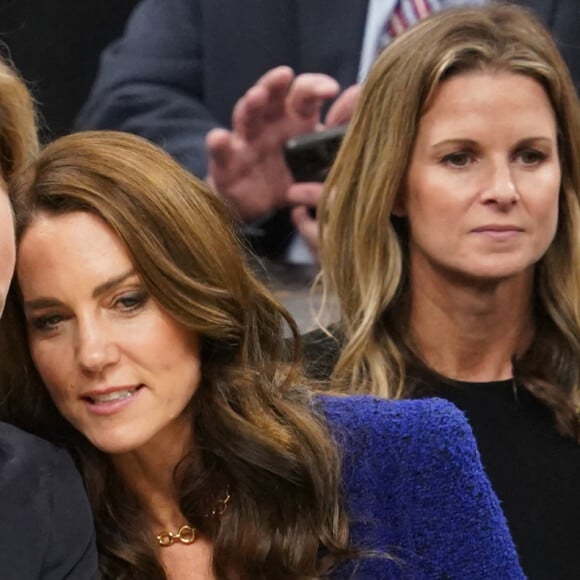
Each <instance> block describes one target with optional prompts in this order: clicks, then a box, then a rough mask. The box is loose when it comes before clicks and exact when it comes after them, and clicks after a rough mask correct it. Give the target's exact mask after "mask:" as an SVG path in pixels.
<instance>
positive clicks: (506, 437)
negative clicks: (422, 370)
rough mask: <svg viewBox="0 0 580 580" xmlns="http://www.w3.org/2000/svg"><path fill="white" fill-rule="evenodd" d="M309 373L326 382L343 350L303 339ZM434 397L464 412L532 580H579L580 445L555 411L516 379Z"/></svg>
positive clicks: (440, 390)
mask: <svg viewBox="0 0 580 580" xmlns="http://www.w3.org/2000/svg"><path fill="white" fill-rule="evenodd" d="M304 343H305V357H306V361H307V371H308V372H309V373H310V374H311V375H314V376H316V378H319V379H323V378H327V377H328V376H329V374H330V372H331V370H332V368H333V366H334V364H335V363H336V359H337V356H338V352H339V346H338V344H337V343H336V341H334V340H333V339H332V338H328V337H326V336H325V335H324V334H323V333H322V332H320V331H314V332H312V333H310V334H308V335H306V336H305V337H304ZM429 395H432V396H437V397H442V398H444V399H447V400H448V401H451V402H452V403H454V404H455V405H456V406H457V407H458V408H459V409H461V410H462V411H464V412H465V415H466V416H467V418H468V420H469V422H470V423H471V427H472V429H473V432H474V434H475V437H476V439H477V443H478V446H479V450H480V453H481V457H482V461H483V464H484V467H485V468H486V471H487V474H488V476H489V478H490V480H491V483H492V485H493V487H494V489H495V491H496V493H497V495H498V497H499V499H500V501H501V504H502V507H503V510H504V513H505V515H506V517H507V520H508V523H509V525H510V529H511V532H512V535H513V539H514V542H515V544H516V548H517V549H518V552H519V555H520V559H521V564H522V567H523V569H524V572H525V573H526V574H527V575H528V577H529V578H530V579H531V580H536V579H537V580H572V579H574V580H578V579H579V578H580V445H578V444H577V443H575V442H573V441H572V440H570V439H566V438H564V437H561V436H560V435H558V433H557V431H556V429H555V427H554V421H553V418H552V414H551V412H550V411H549V410H548V409H547V408H546V407H545V406H544V405H542V404H541V403H539V402H538V401H537V400H536V399H534V397H533V396H532V395H531V394H529V392H528V391H526V390H525V389H523V388H521V387H517V386H515V385H514V383H513V381H512V380H507V381H497V382H492V383H467V382H458V381H447V382H443V381H441V380H435V382H434V383H433V385H432V388H431V389H430V390H429Z"/></svg>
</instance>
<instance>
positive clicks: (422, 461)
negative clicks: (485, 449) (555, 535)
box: [322, 396, 525, 580]
mask: <svg viewBox="0 0 580 580" xmlns="http://www.w3.org/2000/svg"><path fill="white" fill-rule="evenodd" d="M322 400H323V405H324V414H325V415H326V418H327V419H328V420H329V423H330V425H331V428H332V431H333V433H334V436H335V437H336V439H337V441H338V443H339V446H340V448H341V449H342V451H343V478H344V488H345V498H346V503H347V509H348V511H349V517H350V518H351V540H352V541H353V543H354V544H355V545H356V546H359V547H360V548H361V549H363V550H373V551H375V552H376V554H378V556H377V555H375V556H373V557H368V558H366V557H365V558H363V559H362V560H361V561H359V562H357V563H356V565H357V566H358V568H356V571H355V577H356V578H359V579H361V580H363V579H367V578H368V579H370V578H384V577H388V578H405V579H406V578H413V579H414V580H416V579H423V578H424V579H427V578H447V579H463V578H469V579H482V580H483V579H486V580H487V579H489V580H497V579H500V578H501V579H506V580H507V579H520V578H524V577H525V576H524V574H523V572H522V570H521V568H520V565H519V561H518V556H517V553H516V551H515V548H514V545H513V542H512V539H511V536H510V533H509V530H508V527H507V523H506V520H505V517H504V515H503V513H502V511H501V508H500V505H499V501H498V499H497V497H496V495H495V493H494V492H493V490H492V488H491V485H490V483H489V480H488V479H487V476H486V475H485V473H484V471H483V467H482V464H481V461H480V458H479V453H478V450H477V446H476V443H475V440H474V438H473V434H472V432H471V428H470V427H469V425H468V423H467V421H466V419H465V417H464V416H463V414H462V413H461V412H460V411H459V410H457V409H456V408H455V407H454V406H453V405H451V404H450V403H448V402H446V401H441V400H438V399H425V400H418V401H397V402H391V401H385V400H380V399H376V398H372V397H362V396H356V397H344V398H333V397H323V398H322ZM334 577H336V578H343V577H347V576H345V574H344V573H342V574H340V573H339V574H337V575H335V576H334Z"/></svg>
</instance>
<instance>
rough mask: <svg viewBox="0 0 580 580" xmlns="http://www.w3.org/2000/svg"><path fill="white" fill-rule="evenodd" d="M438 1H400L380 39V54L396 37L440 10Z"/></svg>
mask: <svg viewBox="0 0 580 580" xmlns="http://www.w3.org/2000/svg"><path fill="white" fill-rule="evenodd" d="M439 7H440V6H439V1H438V0H399V1H398V2H397V5H396V6H395V9H394V10H393V12H392V14H391V15H390V16H389V19H388V21H387V23H386V24H385V29H384V32H383V34H382V35H381V38H380V39H379V46H378V51H377V53H378V52H380V51H381V50H382V49H383V48H385V46H386V45H387V44H388V43H389V42H390V41H391V40H392V39H393V38H395V37H396V36H398V35H399V34H401V33H402V32H404V31H405V30H407V28H410V27H411V26H413V24H415V23H416V22H418V21H419V20H421V19H422V18H425V17H426V16H429V14H431V12H433V11H434V10H435V9H437V8H439Z"/></svg>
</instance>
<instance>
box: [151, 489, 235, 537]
mask: <svg viewBox="0 0 580 580" xmlns="http://www.w3.org/2000/svg"><path fill="white" fill-rule="evenodd" d="M231 499H232V496H231V495H230V486H229V485H228V486H227V487H226V493H225V495H224V497H222V498H221V499H220V500H218V501H217V502H216V504H215V507H214V508H213V509H212V510H211V512H209V513H207V514H205V515H204V516H203V517H204V518H211V517H218V518H219V517H221V516H222V515H223V514H224V513H225V511H226V510H227V509H228V504H229V503H230V500H231ZM196 537H197V530H196V529H195V528H193V527H192V526H190V525H189V524H185V525H183V526H181V527H180V528H179V529H178V530H177V532H168V531H167V530H163V531H162V532H161V533H160V534H157V535H156V536H155V539H156V540H157V543H158V544H159V545H160V546H162V547H163V548H167V547H168V546H173V544H175V542H180V543H182V544H193V542H195V538H196Z"/></svg>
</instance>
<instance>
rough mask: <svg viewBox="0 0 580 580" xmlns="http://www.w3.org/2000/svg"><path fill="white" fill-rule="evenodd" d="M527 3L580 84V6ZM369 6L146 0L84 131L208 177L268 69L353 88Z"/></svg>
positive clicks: (280, 225)
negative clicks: (134, 139)
mask: <svg viewBox="0 0 580 580" xmlns="http://www.w3.org/2000/svg"><path fill="white" fill-rule="evenodd" d="M519 3H520V4H524V5H526V6H528V7H531V8H533V9H534V10H535V11H536V13H537V14H538V15H539V16H540V18H541V19H542V20H543V21H544V22H545V23H546V24H547V25H548V26H549V27H550V28H551V30H552V31H553V33H554V35H555V37H556V38H557V39H558V40H559V43H560V47H561V49H562V51H563V53H564V56H565V57H566V58H567V60H568V63H569V65H570V67H571V68H572V71H573V74H574V75H575V78H576V79H577V82H578V84H580V2H578V0H522V1H520V2H519ZM366 12H367V0H358V1H356V0H142V2H141V3H140V4H139V5H138V6H137V8H136V10H135V12H134V13H133V16H132V18H131V19H130V20H129V23H128V26H127V29H126V32H125V35H124V36H123V38H121V39H120V40H119V41H118V42H116V43H114V44H113V45H112V46H110V47H109V48H108V49H107V50H106V51H105V52H104V53H103V56H102V60H101V67H100V72H99V74H98V77H97V81H96V83H95V85H94V88H93V91H92V94H91V96H90V98H89V100H88V102H87V103H86V105H85V107H84V109H83V110H82V112H81V114H80V116H79V118H78V121H77V128H80V129H88V128H103V129H119V130H125V131H129V132H132V133H137V134H139V135H142V136H144V137H146V138H148V139H150V140H152V141H154V142H156V143H158V144H160V145H162V146H163V147H165V148H166V149H167V150H168V151H169V152H170V153H171V154H172V155H174V156H175V157H176V158H177V159H178V160H179V161H180V162H181V163H182V164H183V165H184V166H185V167H187V168H188V169H189V170H190V171H192V172H193V173H195V174H196V175H199V176H205V173H206V161H207V159H206V153H205V147H204V137H205V135H206V133H207V132H208V131H209V130H210V129H212V128H213V127H216V126H226V127H228V126H229V124H230V119H231V113H232V109H233V106H234V104H235V102H236V101H237V100H238V99H239V98H240V97H241V96H242V95H243V94H244V93H245V91H246V90H247V89H248V88H249V87H251V86H252V85H253V84H254V83H255V82H256V80H257V79H258V78H259V77H260V76H261V75H262V74H264V73H265V72H266V71H267V70H269V69H271V68H272V67H275V66H278V65H282V64H285V65H289V66H291V67H292V68H294V70H295V71H296V72H297V73H301V72H323V73H327V74H329V75H331V76H332V77H334V78H335V79H337V80H338V81H339V83H340V84H341V86H342V87H343V88H345V87H347V86H349V85H351V84H353V83H354V82H355V81H356V78H357V73H358V66H359V60H360V51H361V46H362V38H363V34H364V27H365V20H366ZM279 217H280V216H279ZM290 232H291V228H290V226H289V223H288V221H287V218H286V217H283V218H281V219H279V220H278V221H275V222H273V223H271V224H270V228H269V229H268V228H266V239H265V240H264V245H265V246H266V248H265V249H266V250H269V251H267V252H266V253H267V254H273V255H276V254H277V253H278V252H279V251H280V250H281V249H282V248H283V247H284V245H285V243H286V241H287V239H288V236H289V235H290ZM259 249H262V248H259Z"/></svg>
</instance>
